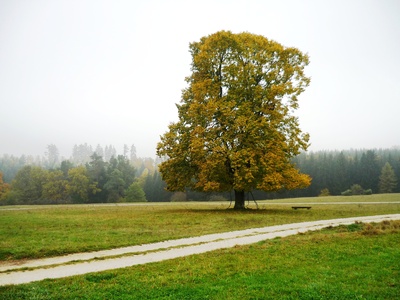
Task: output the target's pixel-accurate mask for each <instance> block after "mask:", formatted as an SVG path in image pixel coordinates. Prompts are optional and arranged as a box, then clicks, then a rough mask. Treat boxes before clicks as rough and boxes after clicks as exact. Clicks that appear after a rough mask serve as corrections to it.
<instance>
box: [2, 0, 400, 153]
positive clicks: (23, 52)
mask: <svg viewBox="0 0 400 300" xmlns="http://www.w3.org/2000/svg"><path fill="white" fill-rule="evenodd" d="M219 30H230V31H232V32H234V33H239V32H244V31H247V32H250V33H254V34H260V35H264V36H265V37H267V38H269V39H273V40H275V41H277V42H279V43H281V44H283V45H285V46H291V47H297V48H299V49H300V50H301V51H303V52H306V53H308V54H309V56H310V61H311V62H310V65H309V66H308V68H307V69H306V73H307V74H308V75H309V76H311V77H312V80H311V85H310V86H309V88H308V89H307V91H306V92H305V93H303V94H302V96H301V97H300V102H299V104H300V109H299V111H298V116H299V118H300V126H301V128H302V129H303V131H305V132H308V133H310V135H311V144H312V145H311V147H310V150H315V151H316V150H323V149H329V150H334V149H338V150H342V149H350V148H357V149H358V148H363V149H370V148H391V147H393V146H399V145H400V1H398V0H393V1H389V0H375V1H368V0H359V1H356V0H344V1H341V0H334V1H320V0H315V1H312V0H310V1H302V0H293V1H276V0H275V1H268V0H260V1H252V0H242V1H238V0H237V1H222V0H213V1H209V0H201V1H199V0H198V1H189V0H183V1H177V0H170V1H167V0H165V1H161V0H160V1H153V0H151V1H144V0H143V1H134V0H131V1H121V0H109V1H101V0H86V1H85V0H0V155H2V154H6V153H7V154H14V155H21V154H30V155H43V154H44V152H45V151H46V147H47V145H49V144H55V145H56V146H57V147H58V149H59V151H60V154H61V155H63V156H65V157H70V155H71V153H72V147H73V146H74V144H82V143H88V144H90V145H92V146H93V147H94V148H95V147H96V145H97V144H100V145H102V146H105V145H110V144H112V145H114V146H115V147H116V148H117V151H118V152H119V153H121V152H122V147H123V145H124V144H128V145H131V144H135V146H136V148H137V151H138V155H139V156H142V157H143V156H150V157H154V156H155V147H156V144H157V142H158V141H159V137H160V135H161V134H163V133H164V132H165V131H167V129H168V128H167V126H168V124H169V123H170V122H173V121H176V120H177V109H176V107H175V103H179V101H180V96H181V90H182V89H183V88H184V87H185V82H184V78H185V76H188V75H189V74H190V62H191V57H190V54H189V52H188V46H189V43H190V42H194V41H198V40H199V39H200V38H201V37H203V36H206V35H209V34H212V33H214V32H217V31H219Z"/></svg>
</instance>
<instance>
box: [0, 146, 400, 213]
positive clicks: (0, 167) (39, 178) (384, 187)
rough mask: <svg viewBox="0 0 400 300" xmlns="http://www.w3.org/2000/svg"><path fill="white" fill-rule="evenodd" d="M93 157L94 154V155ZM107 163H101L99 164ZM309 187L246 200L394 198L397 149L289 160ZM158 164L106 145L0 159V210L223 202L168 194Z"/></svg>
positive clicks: (215, 196)
mask: <svg viewBox="0 0 400 300" xmlns="http://www.w3.org/2000/svg"><path fill="white" fill-rule="evenodd" d="M98 152H99V153H100V154H98ZM105 157H107V159H106V158H105ZM293 161H294V163H296V165H297V167H298V168H299V169H300V170H301V172H302V173H305V174H309V175H310V176H311V178H312V184H311V185H310V186H309V187H308V188H306V189H303V190H295V191H281V192H275V193H265V192H261V191H252V192H251V193H247V198H248V199H249V200H251V199H253V198H254V199H275V198H284V197H314V196H324V195H353V194H370V193H374V194H375V193H391V192H395V193H400V185H399V184H398V178H400V149H396V148H393V149H375V150H347V151H341V152H339V151H317V152H309V153H302V154H300V155H298V156H297V157H295V158H294V160H293ZM160 162H161V159H157V160H154V159H152V158H138V157H137V156H136V148H135V146H134V145H132V146H131V147H127V146H126V145H125V146H124V150H123V154H119V155H118V154H117V152H116V150H115V148H114V147H113V146H111V145H109V146H106V147H105V148H102V147H101V146H99V145H98V146H97V147H96V148H95V150H93V148H92V147H91V146H89V145H87V144H83V145H75V146H74V149H73V154H72V156H71V158H70V159H68V160H66V159H63V158H60V157H59V155H58V150H57V147H56V146H55V145H49V146H48V147H47V151H46V152H45V156H44V157H32V156H24V155H23V156H21V157H15V156H10V155H3V156H2V157H0V204H3V205H4V204H50V203H54V204H55V203H105V202H133V201H149V202H167V201H186V200H192V201H204V200H211V201H212V200H229V199H232V194H230V193H199V192H193V191H190V190H186V191H185V192H184V193H182V192H177V193H171V192H168V191H166V190H165V187H166V184H165V182H164V181H163V180H162V178H161V174H160V172H159V171H158V169H157V166H158V164H159V163H160Z"/></svg>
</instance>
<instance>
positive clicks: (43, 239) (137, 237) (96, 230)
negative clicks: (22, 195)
mask: <svg viewBox="0 0 400 300" xmlns="http://www.w3.org/2000/svg"><path fill="white" fill-rule="evenodd" d="M395 196H397V197H399V195H398V194H397V195H395ZM367 197H368V199H370V201H372V200H373V199H375V201H380V202H384V201H391V202H392V200H387V199H393V196H392V195H386V196H381V195H372V196H367ZM374 197H375V198H374ZM324 198H326V200H328V201H331V200H332V199H330V198H333V200H336V199H337V198H340V197H330V198H327V197H324ZM346 198H352V197H346ZM399 198H400V197H399ZM371 199H372V200H371ZM287 200H288V199H286V201H287ZM302 200H303V202H314V203H315V204H313V205H312V209H311V210H298V211H294V210H292V209H291V205H290V204H282V203H275V204H274V203H272V202H271V203H270V202H260V203H259V206H260V208H261V209H259V210H256V209H251V210H247V211H244V212H236V211H233V210H227V209H226V208H227V207H228V203H179V204H176V203H171V204H148V205H126V206H125V205H75V206H71V205H70V206H32V207H18V208H15V207H1V208H0V261H1V260H3V261H4V260H15V259H25V258H40V257H49V256H57V255H63V254H69V253H76V252H85V251H95V250H103V249H111V248H116V247H123V246H131V245H138V244H144V243H151V242H158V241H163V240H168V239H175V238H182V237H190V236H198V235H203V234H208V233H217V232H225V231H230V230H239V229H245V228H254V227H263V226H270V225H278V224H286V223H296V222H303V221H313V220H322V219H334V218H343V217H353V216H366V215H380V214H391V213H400V204H395V203H391V204H378V205H373V204H351V205H348V204H331V205H326V204H319V201H320V198H303V199H302ZM250 204H251V205H253V208H254V207H255V206H254V204H253V203H250Z"/></svg>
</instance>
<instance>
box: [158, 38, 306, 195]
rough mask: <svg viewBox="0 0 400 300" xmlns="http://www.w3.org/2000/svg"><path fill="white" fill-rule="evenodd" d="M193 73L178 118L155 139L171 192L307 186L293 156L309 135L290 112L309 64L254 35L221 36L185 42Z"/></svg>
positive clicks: (295, 105)
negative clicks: (187, 189)
mask: <svg viewBox="0 0 400 300" xmlns="http://www.w3.org/2000/svg"><path fill="white" fill-rule="evenodd" d="M190 52H191V55H192V65H191V71H192V74H191V75H190V76H188V77H187V78H186V81H187V83H188V87H187V88H186V89H184V90H183V91H182V99H181V103H180V104H179V105H177V108H178V117H179V120H178V121H177V122H175V123H172V124H171V125H170V126H169V130H168V132H166V133H165V134H164V135H163V136H161V141H160V142H159V144H158V146H157V153H158V155H159V156H161V157H167V158H168V159H167V160H166V161H164V162H163V163H161V165H160V172H161V173H162V176H163V179H164V180H165V181H166V183H167V186H168V189H169V190H171V191H179V190H180V191H183V190H184V189H185V188H186V187H189V188H192V189H195V190H199V191H228V190H232V189H233V190H235V191H251V190H253V189H261V190H265V191H277V190H281V189H296V188H304V187H307V186H308V185H309V184H310V182H311V179H310V177H309V176H308V175H305V174H301V173H299V171H298V170H297V169H296V167H295V166H294V165H293V164H292V163H291V158H292V157H293V156H295V155H297V154H299V153H300V152H301V151H304V150H306V149H307V147H308V139H309V136H308V134H306V133H303V132H302V131H301V129H300V127H299V122H298V119H297V117H295V116H294V115H293V112H294V111H295V110H296V109H297V108H298V99H297V98H298V96H299V95H300V94H301V93H302V92H303V91H304V89H305V88H306V87H307V86H308V85H309V83H310V79H309V78H308V77H307V76H306V75H305V73H304V68H305V67H306V66H307V65H308V63H309V59H308V56H307V55H306V54H303V53H302V52H300V51H299V50H298V49H296V48H290V47H284V46H282V45H281V44H279V43H277V42H275V41H272V40H269V39H267V38H265V37H263V36H260V35H254V34H250V33H246V32H245V33H239V34H234V33H232V32H229V31H220V32H217V33H215V34H212V35H209V36H206V37H203V38H201V39H200V41H199V42H193V43H191V44H190Z"/></svg>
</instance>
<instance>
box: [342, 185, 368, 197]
mask: <svg viewBox="0 0 400 300" xmlns="http://www.w3.org/2000/svg"><path fill="white" fill-rule="evenodd" d="M353 195H372V190H371V189H368V190H364V189H363V188H362V187H361V185H359V184H353V185H352V186H351V187H350V189H348V190H346V191H344V192H342V196H353Z"/></svg>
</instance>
